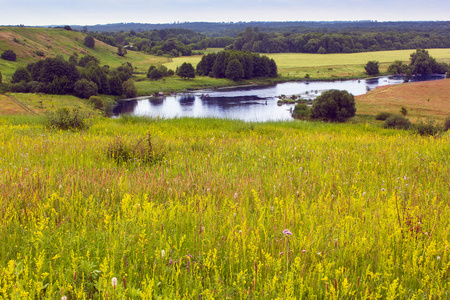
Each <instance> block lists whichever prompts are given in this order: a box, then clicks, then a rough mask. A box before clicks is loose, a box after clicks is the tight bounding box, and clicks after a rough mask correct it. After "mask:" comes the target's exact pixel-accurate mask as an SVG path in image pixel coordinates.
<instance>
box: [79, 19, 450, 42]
mask: <svg viewBox="0 0 450 300" xmlns="http://www.w3.org/2000/svg"><path fill="white" fill-rule="evenodd" d="M71 27H72V28H73V29H77V30H80V31H81V30H85V31H90V32H129V31H135V32H145V31H152V30H162V29H189V30H192V31H194V32H197V33H201V34H205V35H206V36H208V37H212V38H214V37H237V36H238V34H239V33H241V32H242V31H244V30H245V29H246V28H247V27H258V28H259V30H260V31H261V32H267V33H274V32H278V33H308V32H322V33H338V32H341V33H342V32H357V31H364V32H422V33H442V32H449V31H450V22H449V21H436V22H435V21H408V22H377V21H331V22H329V21H327V22H309V21H296V22H260V21H258V22H175V23H167V24H143V23H116V24H105V25H93V26H73V25H72V26H71Z"/></svg>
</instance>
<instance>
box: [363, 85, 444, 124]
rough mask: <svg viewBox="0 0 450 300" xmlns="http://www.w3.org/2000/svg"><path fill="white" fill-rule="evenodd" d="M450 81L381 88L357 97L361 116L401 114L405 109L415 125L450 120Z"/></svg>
mask: <svg viewBox="0 0 450 300" xmlns="http://www.w3.org/2000/svg"><path fill="white" fill-rule="evenodd" d="M449 95H450V79H445V80H436V81H426V82H413V83H405V84H400V85H388V86H383V87H378V88H376V89H374V90H372V91H370V92H369V93H367V94H365V95H361V96H358V97H356V108H357V113H358V114H368V115H376V114H377V113H379V112H390V113H399V111H400V108H401V107H402V106H404V107H405V108H406V109H407V110H408V115H407V117H408V118H409V119H411V120H412V121H417V120H418V119H420V118H426V117H430V118H433V119H438V120H440V119H445V118H446V117H448V116H450V96H449Z"/></svg>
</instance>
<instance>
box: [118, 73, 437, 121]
mask: <svg viewBox="0 0 450 300" xmlns="http://www.w3.org/2000/svg"><path fill="white" fill-rule="evenodd" d="M442 78H444V76H443V75H430V76H427V77H416V78H414V81H422V80H435V79H442ZM404 80H405V78H404V77H402V76H389V77H388V76H386V77H380V78H370V79H366V80H345V81H332V82H329V81H328V82H326V81H323V82H286V83H279V84H276V85H273V86H261V87H255V86H249V87H237V88H224V89H219V90H213V91H211V90H200V91H196V92H193V93H187V94H180V95H175V96H168V97H158V98H149V97H142V98H139V99H136V100H127V101H120V102H119V105H118V106H117V107H116V108H115V109H114V115H115V116H119V115H120V114H126V113H128V114H134V115H144V116H151V117H160V118H175V117H214V118H230V119H240V120H244V121H260V122H264V121H276V120H291V119H292V117H291V110H292V109H293V105H282V106H278V105H277V101H278V98H277V96H280V95H287V96H289V95H297V96H300V97H301V98H303V99H314V98H316V97H317V96H318V95H320V94H321V93H322V92H323V91H326V90H330V89H339V90H347V91H348V92H350V93H352V94H353V95H355V96H357V95H362V94H365V93H366V92H367V91H369V90H371V89H374V88H376V87H378V86H383V85H389V84H399V83H402V82H404Z"/></svg>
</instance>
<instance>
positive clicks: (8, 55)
mask: <svg viewBox="0 0 450 300" xmlns="http://www.w3.org/2000/svg"><path fill="white" fill-rule="evenodd" d="M2 59H4V60H9V61H16V59H17V56H16V53H15V52H14V51H12V50H5V51H4V52H3V53H2Z"/></svg>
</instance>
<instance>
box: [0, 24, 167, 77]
mask: <svg viewBox="0 0 450 300" xmlns="http://www.w3.org/2000/svg"><path fill="white" fill-rule="evenodd" d="M85 36H86V35H85V34H83V33H81V32H74V31H69V30H64V29H50V28H29V27H0V52H3V51H4V50H7V49H11V50H13V51H14V52H16V54H17V56H18V59H17V62H9V61H6V60H3V59H0V71H1V72H2V74H4V77H6V80H8V79H9V78H10V77H11V75H12V73H13V72H14V71H15V69H16V68H17V67H18V66H25V65H26V64H28V63H29V62H32V61H36V60H38V59H42V58H44V57H47V56H49V57H54V56H56V55H59V54H61V55H63V56H64V57H65V58H68V57H69V56H70V55H72V54H74V53H77V54H78V55H79V56H83V55H86V54H90V55H94V56H96V57H97V58H99V59H100V63H101V64H102V65H109V66H111V67H117V66H120V65H121V64H123V63H125V62H127V61H129V62H131V63H132V64H133V66H134V67H137V69H136V70H135V71H136V72H147V70H148V68H149V66H150V65H151V64H155V63H163V62H167V61H168V58H165V57H157V56H152V55H146V54H144V53H140V52H133V51H129V52H128V54H127V55H126V56H125V57H120V56H118V55H117V54H116V53H117V48H116V47H112V46H110V45H108V44H105V43H103V42H101V41H98V40H96V41H95V47H94V49H90V48H88V47H86V46H84V44H83V42H84V38H85ZM36 51H42V52H43V53H44V57H40V56H38V55H37V54H36Z"/></svg>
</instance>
